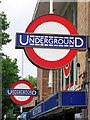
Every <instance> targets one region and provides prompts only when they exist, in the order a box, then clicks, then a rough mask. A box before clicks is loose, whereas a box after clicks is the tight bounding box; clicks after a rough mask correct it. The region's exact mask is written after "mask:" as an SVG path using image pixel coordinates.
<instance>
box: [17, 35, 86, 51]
mask: <svg viewBox="0 0 90 120" xmlns="http://www.w3.org/2000/svg"><path fill="white" fill-rule="evenodd" d="M86 40H87V38H86V36H71V35H64V36H63V35H39V34H23V33H17V34H16V47H44V48H45V47H49V48H67V49H69V48H70V49H86V48H87V45H86V44H87V42H86Z"/></svg>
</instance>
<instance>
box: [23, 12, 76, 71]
mask: <svg viewBox="0 0 90 120" xmlns="http://www.w3.org/2000/svg"><path fill="white" fill-rule="evenodd" d="M26 33H43V34H44V33H45V34H65V35H70V34H73V35H77V30H76V29H75V27H74V26H73V24H72V23H70V22H69V21H68V20H67V19H65V18H63V17H61V16H58V15H55V14H48V15H43V16H40V17H38V18H37V19H35V20H34V21H32V22H31V23H30V24H29V26H28V27H27V29H26ZM24 50H25V53H26V55H27V56H28V58H29V60H30V61H31V62H32V63H33V64H35V65H36V66H38V67H40V68H44V69H58V68H60V67H63V66H65V65H67V64H68V63H69V62H70V61H72V60H73V58H74V57H75V56H76V53H77V51H78V50H77V49H59V48H58V49H55V48H52V49H51V48H29V47H26V48H24Z"/></svg>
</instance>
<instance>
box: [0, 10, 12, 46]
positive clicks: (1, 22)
mask: <svg viewBox="0 0 90 120" xmlns="http://www.w3.org/2000/svg"><path fill="white" fill-rule="evenodd" d="M9 24H10V22H9V23H8V22H7V16H6V14H5V13H4V12H2V13H1V14H0V35H1V36H0V38H1V39H2V45H5V44H7V43H8V42H10V41H11V39H9V36H10V35H9V34H8V33H6V32H5V31H6V30H7V29H8V28H9Z"/></svg>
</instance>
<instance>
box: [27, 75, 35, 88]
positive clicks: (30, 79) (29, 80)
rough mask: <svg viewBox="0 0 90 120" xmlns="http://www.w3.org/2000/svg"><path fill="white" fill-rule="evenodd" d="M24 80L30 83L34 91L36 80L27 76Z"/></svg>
mask: <svg viewBox="0 0 90 120" xmlns="http://www.w3.org/2000/svg"><path fill="white" fill-rule="evenodd" d="M25 80H27V81H28V82H30V83H31V84H32V86H33V87H34V88H35V89H36V88H37V78H34V77H32V76H30V75H29V76H28V77H27V78H25Z"/></svg>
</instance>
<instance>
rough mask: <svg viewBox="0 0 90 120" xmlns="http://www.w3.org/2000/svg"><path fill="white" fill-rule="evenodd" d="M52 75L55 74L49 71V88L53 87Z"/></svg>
mask: <svg viewBox="0 0 90 120" xmlns="http://www.w3.org/2000/svg"><path fill="white" fill-rule="evenodd" d="M52 74H53V71H52V70H49V87H52Z"/></svg>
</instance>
